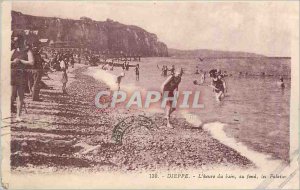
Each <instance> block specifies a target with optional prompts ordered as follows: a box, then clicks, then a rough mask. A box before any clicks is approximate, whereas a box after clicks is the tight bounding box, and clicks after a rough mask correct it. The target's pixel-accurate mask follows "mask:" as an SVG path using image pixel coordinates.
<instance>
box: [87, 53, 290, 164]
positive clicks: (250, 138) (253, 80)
mask: <svg viewBox="0 0 300 190" xmlns="http://www.w3.org/2000/svg"><path fill="white" fill-rule="evenodd" d="M130 64H131V65H136V64H139V66H140V79H139V80H138V81H137V80H136V76H135V71H134V69H133V67H131V68H130V69H129V71H125V77H124V78H123V79H122V82H121V89H122V88H123V89H126V87H130V88H133V89H143V90H160V87H161V85H162V83H163V82H164V81H165V80H166V77H164V76H162V74H161V68H162V66H163V65H165V66H167V67H168V68H171V66H172V65H174V66H175V68H176V69H180V68H182V69H183V70H184V74H183V76H182V80H181V83H180V85H179V91H183V90H185V91H193V92H195V91H200V94H201V96H200V103H201V104H203V105H204V107H203V108H200V109H188V110H184V111H185V112H186V111H188V112H189V113H190V114H192V115H193V116H195V117H197V119H199V120H200V121H201V122H202V123H204V124H205V123H212V122H219V123H222V124H223V125H224V127H223V131H224V132H225V134H226V136H227V137H228V138H233V139H234V140H235V142H237V143H242V144H243V145H245V146H247V148H249V149H250V150H253V151H256V152H259V153H263V154H267V155H269V156H270V158H271V159H279V160H282V161H285V162H288V160H289V138H290V135H289V132H290V130H289V119H290V114H289V113H290V93H291V60H290V59H289V58H267V57H258V58H210V59H204V60H202V61H201V60H198V59H187V58H172V57H165V58H162V57H155V58H143V59H142V60H141V62H130ZM101 67H102V66H98V67H91V68H90V70H93V71H94V74H92V75H94V77H95V75H98V77H95V78H97V79H100V80H104V82H106V83H107V84H112V83H115V81H114V80H115V77H116V76H118V75H120V73H121V72H123V70H122V69H121V68H120V67H115V68H113V70H111V69H110V67H109V69H108V70H106V71H105V73H104V72H103V70H102V69H101ZM196 67H198V69H199V70H202V72H204V71H206V72H208V71H209V70H211V69H220V70H221V71H226V73H227V75H228V76H227V77H225V81H226V84H227V88H228V91H227V93H226V96H225V98H224V100H223V101H221V102H217V101H216V99H215V95H214V92H213V91H212V89H211V88H210V87H209V86H207V85H209V84H210V82H211V79H210V78H209V76H208V74H207V75H206V76H207V77H206V81H205V83H204V85H195V84H194V82H193V81H195V80H197V81H200V80H201V74H196ZM95 71H99V72H95ZM100 75H101V76H100ZM281 76H282V77H283V79H284V83H285V88H281V87H279V85H278V81H279V78H280V77H281ZM205 84H207V85H205ZM127 89H129V88H127ZM174 116H175V117H182V115H181V114H180V110H177V111H176V112H175V113H174Z"/></svg>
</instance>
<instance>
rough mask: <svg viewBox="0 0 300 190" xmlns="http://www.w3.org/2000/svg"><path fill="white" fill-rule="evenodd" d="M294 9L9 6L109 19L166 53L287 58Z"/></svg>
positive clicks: (249, 5)
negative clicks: (153, 38) (133, 28)
mask: <svg viewBox="0 0 300 190" xmlns="http://www.w3.org/2000/svg"><path fill="white" fill-rule="evenodd" d="M297 6H298V5H296V6H295V2H292V3H291V2H243V3H240V2H195V1H191V2H170V1H167V2H146V1H142V2H137V1H131V2H124V1H122V2H108V1H102V2H99V1H96V2H93V1H85V2H84V1H73V2H70V1H65V2H58V1H55V2H51V1H45V2H41V1H39V2H35V1H29V2H26V1H20V2H16V1H14V2H13V6H12V8H13V10H16V11H21V12H22V13H24V14H30V15H36V16H49V17H54V16H55V17H61V18H72V19H79V18H80V17H81V16H87V17H90V18H92V19H93V20H99V21H104V20H106V19H107V18H110V19H113V20H115V21H118V22H121V23H124V24H130V25H137V26H140V27H142V28H144V29H145V30H147V31H149V32H152V33H155V34H157V36H158V38H159V40H160V41H162V42H164V43H166V44H167V46H168V47H169V48H176V49H216V50H230V51H246V52H253V53H259V54H264V55H268V56H290V54H291V48H290V39H291V24H290V23H291V22H290V20H291V19H293V18H292V16H291V15H293V14H291V13H293V12H296V11H297V9H296V8H297ZM294 15H295V14H294Z"/></svg>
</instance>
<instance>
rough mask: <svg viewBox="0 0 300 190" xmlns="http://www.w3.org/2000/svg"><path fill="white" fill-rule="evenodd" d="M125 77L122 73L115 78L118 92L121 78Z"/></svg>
mask: <svg viewBox="0 0 300 190" xmlns="http://www.w3.org/2000/svg"><path fill="white" fill-rule="evenodd" d="M124 76H125V73H124V72H122V73H121V74H120V75H119V76H118V77H117V81H116V82H117V84H118V91H119V90H120V88H121V80H122V78H123V77H124Z"/></svg>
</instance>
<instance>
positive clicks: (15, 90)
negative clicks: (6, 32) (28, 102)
mask: <svg viewBox="0 0 300 190" xmlns="http://www.w3.org/2000/svg"><path fill="white" fill-rule="evenodd" d="M12 43H13V44H14V45H13V46H14V47H15V49H13V50H12V52H11V53H12V56H11V86H12V94H11V109H12V112H14V111H15V109H14V106H13V102H14V101H15V99H16V98H17V117H16V120H17V121H22V119H21V112H22V107H23V105H24V93H25V85H26V78H25V77H26V73H25V66H26V65H33V64H34V57H33V54H32V51H31V50H30V49H28V48H27V46H26V40H25V39H24V36H22V35H19V36H17V37H16V38H14V41H13V42H12Z"/></svg>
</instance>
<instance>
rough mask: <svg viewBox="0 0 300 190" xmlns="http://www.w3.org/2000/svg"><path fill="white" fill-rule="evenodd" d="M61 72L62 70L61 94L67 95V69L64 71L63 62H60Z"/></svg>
mask: <svg viewBox="0 0 300 190" xmlns="http://www.w3.org/2000/svg"><path fill="white" fill-rule="evenodd" d="M60 67H61V70H62V78H61V83H62V92H63V94H67V90H66V88H67V82H68V75H67V69H66V65H65V62H64V61H62V62H61V65H60Z"/></svg>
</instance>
